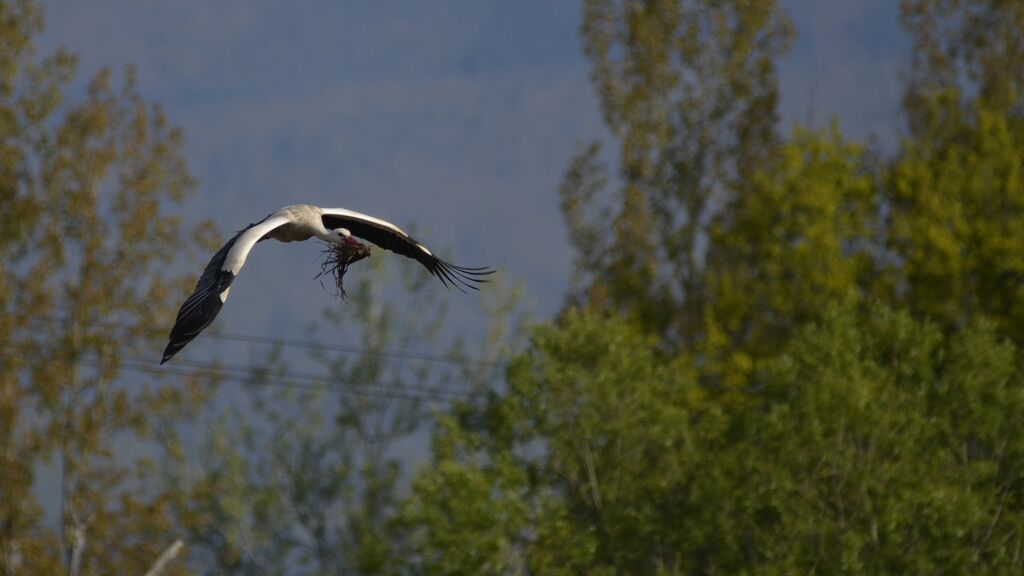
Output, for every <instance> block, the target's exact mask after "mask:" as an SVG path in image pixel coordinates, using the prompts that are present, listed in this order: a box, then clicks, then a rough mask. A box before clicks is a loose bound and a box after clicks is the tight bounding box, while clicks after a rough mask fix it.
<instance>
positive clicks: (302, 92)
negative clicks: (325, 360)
mask: <svg viewBox="0 0 1024 576" xmlns="http://www.w3.org/2000/svg"><path fill="white" fill-rule="evenodd" d="M897 4H898V3H897V2H895V1H893V0H862V1H858V2H850V1H848V0H822V1H815V0H786V1H784V2H783V5H784V7H785V9H786V10H787V11H788V12H789V13H790V15H791V17H792V18H793V20H794V22H795V23H796V26H797V28H798V39H797V41H796V42H795V44H794V46H793V50H792V51H791V53H790V54H789V56H787V57H786V58H785V59H784V60H783V61H782V63H781V70H780V78H781V82H782V95H783V99H782V115H783V121H784V124H785V125H789V124H791V123H793V122H794V121H799V122H803V123H808V122H812V121H813V122H814V123H815V124H817V125H822V124H824V123H826V122H828V121H829V119H830V118H831V117H832V116H833V115H835V116H838V118H839V119H840V121H841V124H842V126H843V129H844V131H845V132H846V133H847V134H848V135H849V136H852V137H857V138H863V137H866V136H868V135H870V134H877V135H878V136H879V138H880V139H881V141H882V142H883V143H891V142H893V141H895V138H896V135H897V127H898V125H899V114H898V105H899V95H900V78H901V74H902V73H903V71H904V70H905V66H906V64H905V63H906V60H907V53H908V42H907V39H906V38H905V36H904V35H903V34H902V32H901V31H900V28H899V26H898V22H897V11H898V8H897ZM44 5H45V6H46V8H47V14H46V16H47V30H46V32H45V33H44V35H43V38H42V39H41V45H42V48H43V49H44V50H47V49H49V48H52V47H55V46H57V45H64V46H67V47H69V48H70V49H72V50H73V51H75V52H77V53H78V54H79V55H80V57H81V66H80V69H79V70H80V74H79V81H80V82H84V80H85V78H87V77H88V76H89V75H91V74H92V73H93V72H94V71H95V70H96V69H97V68H99V67H100V66H105V65H109V66H113V67H115V68H118V67H120V66H122V65H124V64H127V63H134V64H135V65H137V67H138V71H139V78H140V83H141V90H142V93H143V95H144V96H145V97H146V98H148V99H150V100H156V101H159V102H161V103H162V104H163V105H164V107H165V109H166V111H167V114H168V116H169V117H170V119H171V121H172V122H173V123H175V124H176V125H179V126H181V127H182V128H183V129H184V131H185V135H186V147H187V155H188V158H189V161H190V166H191V169H192V171H193V172H194V173H195V175H196V176H197V177H198V179H199V182H200V186H199V191H198V194H197V196H196V197H194V198H193V199H192V200H191V201H190V203H189V205H188V207H187V211H188V214H189V215H190V216H193V217H195V218H197V219H198V218H202V217H209V218H211V219H213V220H214V222H215V223H216V224H217V225H218V226H219V228H220V230H221V231H223V232H224V233H227V232H229V231H232V230H236V229H238V228H239V227H241V226H243V225H245V224H246V223H248V222H251V221H254V220H256V219H258V218H261V217H262V216H264V215H265V214H266V213H268V212H270V211H272V210H274V209H276V208H278V207H280V206H283V205H286V204H292V203H298V202H309V203H314V204H320V205H325V206H343V207H347V208H352V209H355V210H360V211H364V212H368V213H371V214H374V215H377V216H379V217H382V218H385V219H388V220H391V221H393V222H395V223H397V224H399V225H402V226H406V225H410V224H413V223H415V229H416V230H417V231H418V234H417V236H418V237H419V238H420V239H421V240H422V241H424V242H425V243H426V244H427V245H428V246H431V247H432V248H435V249H437V251H440V252H442V253H447V254H451V255H452V260H454V261H455V262H456V263H462V264H465V265H479V264H489V265H492V266H495V267H497V268H499V269H500V270H501V271H502V273H503V274H504V277H505V279H507V280H515V281H522V282H523V284H524V287H525V291H526V295H527V298H528V299H529V300H530V301H532V302H533V306H532V308H533V310H534V313H535V314H536V316H537V317H538V318H544V317H548V316H550V315H551V314H552V313H553V312H555V311H556V310H557V309H558V307H559V306H560V304H561V301H562V297H563V295H564V293H565V290H566V288H567V286H568V282H569V277H570V272H571V253H570V251H569V248H568V244H567V238H566V233H565V228H564V226H563V224H562V220H561V217H560V214H559V212H558V204H557V202H558V201H557V187H558V185H559V182H560V178H561V175H562V172H563V170H564V169H565V166H566V164H567V162H568V159H569V158H570V156H571V155H572V153H573V152H574V150H575V149H576V148H577V146H578V145H580V144H581V143H585V142H589V141H592V140H594V139H600V138H603V137H605V133H604V131H603V128H602V125H601V122H600V117H599V113H598V108H597V102H596V99H595V96H594V94H593V93H592V90H591V88H590V83H589V79H588V73H589V70H588V66H587V62H586V61H585V59H584V58H583V56H582V54H581V50H580V43H579V38H578V25H579V17H580V2H579V1H577V0H571V1H569V0H566V1H561V0H557V1H552V0H544V1H542V0H517V1H516V2H509V1H497V0H491V1H485V0H461V1H448V2H429V3H428V2H420V1H418V0H399V1H388V2H370V1H365V0H364V1H353V2H335V1H332V2H327V1H319V2H270V1H248V0H245V1H243V0H231V1H221V2H206V1H200V0H184V1H176V2H166V1H159V0H137V1H126V0H121V1H115V0H96V1H91V2H77V1H71V0H53V1H45V2H44ZM269 244H274V243H268V244H265V245H261V247H260V252H259V254H254V257H253V258H251V259H250V262H249V263H248V264H247V266H246V269H245V271H244V272H243V278H240V279H239V282H237V283H236V286H235V287H233V289H232V293H231V301H230V302H229V305H228V306H226V307H225V309H224V312H223V313H222V314H221V316H220V317H219V318H218V321H217V324H218V325H219V327H220V328H221V329H222V330H227V331H231V332H242V333H253V334H266V333H273V334H280V335H284V336H301V333H302V327H303V326H304V325H305V324H306V323H308V322H309V321H311V320H312V319H314V318H315V317H316V315H317V314H318V313H319V311H320V310H321V309H322V307H323V306H327V305H331V300H330V297H329V295H327V294H325V293H324V292H323V290H322V289H321V287H320V286H319V285H318V284H317V283H316V282H314V281H312V280H310V281H303V280H305V279H307V278H311V277H312V275H313V273H315V272H316V271H317V261H318V258H319V256H318V252H317V249H316V247H315V246H312V245H298V246H296V245H277V246H271V245H269ZM195 264H196V265H195V270H196V273H197V274H198V272H199V271H200V270H201V269H202V267H203V265H204V264H205V262H196V263H195ZM438 288H439V289H442V288H440V286H438ZM183 297H184V295H183ZM452 298H453V301H452V308H453V309H457V310H458V311H459V312H458V314H457V318H459V322H462V323H464V324H466V329H467V330H469V331H474V330H479V328H480V327H479V326H472V324H473V322H474V320H473V318H474V317H475V316H481V315H479V314H476V311H478V310H479V307H478V306H479V299H475V298H465V297H462V295H461V294H456V293H453V294H452ZM296 302H316V303H318V305H316V306H308V305H304V306H297V305H296V304H295V303H296ZM251 310H270V311H272V312H271V313H268V314H252V313H251ZM185 352H186V353H188V352H189V349H186V351H185Z"/></svg>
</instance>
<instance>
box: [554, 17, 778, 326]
mask: <svg viewBox="0 0 1024 576" xmlns="http://www.w3.org/2000/svg"><path fill="white" fill-rule="evenodd" d="M582 35H583V45H584V50H585V52H586V54H587V56H588V57H589V58H590V60H591V62H592V63H593V81H594V85H595V88H596V90H597V93H598V95H599V96H600V99H601V105H602V111H603V113H604V119H605V123H606V124H607V126H608V127H609V129H610V130H611V132H612V134H613V135H614V137H615V139H616V140H617V141H618V143H619V150H618V153H617V158H618V163H617V170H618V179H619V182H618V183H617V184H616V186H615V189H614V190H612V191H609V190H608V186H607V185H606V181H607V176H606V174H607V172H608V169H607V167H606V165H605V163H604V162H603V161H602V160H601V155H600V152H599V147H597V146H596V145H595V146H591V147H589V148H588V149H587V150H585V151H584V152H582V153H581V154H580V155H579V156H577V158H576V159H575V160H574V161H573V164H572V165H571V167H570V169H569V171H568V173H567V177H566V179H565V182H564V183H563V186H562V188H561V199H562V211H563V214H564V216H565V219H566V222H567V224H568V227H569V230H570V238H571V240H572V243H573V246H574V248H575V249H576V252H577V261H576V268H577V273H578V283H579V284H580V286H578V287H577V293H576V295H575V298H576V299H577V300H578V301H581V302H585V303H588V304H589V305H591V306H594V307H596V308H598V309H620V308H621V309H628V310H630V313H632V314H634V315H636V316H637V317H638V318H640V319H641V320H642V321H643V323H644V324H645V325H648V326H650V327H651V329H652V330H654V331H656V332H658V333H659V334H662V335H663V336H666V337H667V338H668V339H669V340H671V341H673V342H693V341H696V340H698V339H699V337H700V332H701V329H702V328H703V326H702V325H701V321H700V319H701V310H702V306H703V299H704V296H705V295H704V292H703V284H702V280H703V257H704V249H703V246H702V242H703V239H704V238H705V237H706V234H707V225H708V222H709V220H710V218H711V217H712V216H713V215H714V214H715V213H716V205H720V204H721V202H722V200H723V199H726V198H729V197H730V196H732V195H742V194H744V193H745V181H746V178H747V175H748V174H750V173H751V172H752V171H754V170H756V169H758V168H761V167H762V166H763V164H764V162H765V161H766V160H767V159H768V158H770V157H771V155H772V154H773V151H774V148H775V146H776V144H777V143H778V136H777V134H776V123H777V110H776V109H777V103H778V86H777V79H776V70H775V60H776V59H777V58H778V57H779V56H780V55H781V54H782V53H783V52H784V51H785V50H786V48H787V46H788V44H789V41H790V38H791V36H792V32H791V26H790V24H789V21H788V20H787V19H786V17H785V16H784V15H783V14H782V12H781V10H780V8H779V7H778V4H777V2H776V1H775V0H753V1H747V0H744V1H731V0H730V1H727V2H710V1H704V0H694V1H682V2H680V1H678V0H663V1H654V2H644V1H639V0H624V1H621V2H614V1H611V0H589V1H588V2H586V3H585V5H584V14H583V26H582Z"/></svg>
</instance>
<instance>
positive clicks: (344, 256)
mask: <svg viewBox="0 0 1024 576" xmlns="http://www.w3.org/2000/svg"><path fill="white" fill-rule="evenodd" d="M323 253H324V254H325V255H326V257H325V258H324V261H323V263H322V264H320V273H319V274H317V275H316V277H317V278H322V277H323V276H326V275H328V274H330V275H331V276H333V277H334V284H335V286H336V287H337V292H336V294H335V295H336V296H337V297H338V299H339V300H341V301H344V300H345V284H344V282H343V279H344V277H345V272H346V271H348V267H349V266H350V265H352V264H354V263H356V262H358V261H360V260H362V259H363V258H369V257H370V247H369V246H367V245H366V244H334V243H331V244H328V245H327V246H326V247H325V248H324V250H323ZM320 285H321V286H323V280H322V279H321V280H320ZM325 288H326V287H325Z"/></svg>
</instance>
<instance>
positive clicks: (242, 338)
mask: <svg viewBox="0 0 1024 576" xmlns="http://www.w3.org/2000/svg"><path fill="white" fill-rule="evenodd" d="M0 316H5V317H8V318H19V319H22V320H29V321H36V322H52V323H58V324H82V325H85V326H90V327H94V328H108V329H114V330H125V331H128V332H144V333H150V334H161V335H163V334H164V332H165V331H163V330H159V329H156V328H144V327H139V326H131V325H129V324H123V323H118V322H106V321H92V322H78V321H76V320H73V319H71V318H65V317H60V316H48V315H33V314H16V313H12V312H0ZM203 336H204V337H205V338H213V339H214V340H224V341H234V342H247V343H251V344H263V345H270V346H282V347H284V348H301V349H305V350H319V351H323V352H340V353H344V354H360V355H365V356H378V357H384V358H397V359H402V360H421V361H425V362H439V363H446V364H457V365H462V366H478V367H484V368H495V367H501V366H503V365H504V362H492V361H487V360H473V359H468V358H458V357H455V356H445V355H441V354H430V353H426V352H415V351H409V350H372V349H369V348H365V347H362V346H348V345H344V344H325V343H322V342H316V341H313V340H301V339H297V338H272V337H269V336H255V335H250V334H239V333H231V332H207V333H205V334H204V335H203Z"/></svg>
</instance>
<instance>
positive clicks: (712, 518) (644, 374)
mask: <svg viewBox="0 0 1024 576" xmlns="http://www.w3.org/2000/svg"><path fill="white" fill-rule="evenodd" d="M864 312H865V311H863V310H860V309H858V306H857V305H855V304H850V305H844V306H839V307H833V309H832V310H831V311H830V312H827V313H826V314H824V315H823V316H822V318H821V319H819V321H817V322H814V323H811V324H808V325H807V326H805V327H803V328H802V329H800V330H798V331H797V333H796V334H795V335H794V338H793V339H792V340H791V341H790V343H789V344H788V345H787V346H786V347H785V348H784V349H783V350H782V351H781V352H780V353H779V354H777V355H776V356H775V357H774V358H773V359H771V360H769V361H767V362H764V363H763V364H762V365H761V366H760V367H759V371H758V375H757V376H758V380H759V381H760V382H761V387H760V388H759V389H758V390H757V391H753V392H752V391H747V392H746V396H747V401H745V402H735V401H733V399H732V396H733V395H734V394H736V392H728V391H727V392H722V391H716V390H707V389H704V388H703V387H701V386H700V385H698V384H697V381H698V378H697V372H698V369H695V368H694V367H693V366H692V365H691V364H689V363H688V362H686V361H685V360H683V359H673V358H671V357H668V356H664V355H662V354H660V353H658V352H656V351H654V349H653V347H652V346H651V343H652V340H651V337H650V336H646V335H644V333H643V330H642V329H640V328H638V327H636V326H631V325H630V323H629V322H627V321H624V320H623V319H621V318H603V317H601V316H599V315H597V314H589V315H581V314H576V313H570V314H567V315H566V317H565V318H563V321H562V323H561V324H560V325H559V326H544V327H541V328H539V329H537V330H536V331H535V332H534V336H533V339H532V341H531V345H530V348H529V350H528V351H527V352H526V353H525V354H523V355H521V356H520V357H518V358H517V359H516V360H514V361H513V362H512V364H511V365H510V367H509V370H508V379H509V380H508V391H507V394H505V395H503V396H495V397H494V398H493V400H492V402H491V403H489V404H488V405H486V406H485V407H484V408H482V409H481V411H480V412H477V413H469V414H462V415H461V417H453V418H449V419H446V420H445V421H444V425H443V426H442V428H441V433H440V434H439V435H437V436H436V437H435V441H434V451H433V459H432V462H431V465H430V466H428V467H425V468H424V469H423V470H421V472H420V473H419V474H418V475H417V477H416V478H415V479H414V481H413V490H412V494H411V496H410V498H409V500H408V502H406V504H405V506H404V508H403V509H404V513H403V518H404V520H405V522H406V523H407V525H408V526H409V530H410V542H411V546H412V551H411V552H410V554H409V556H410V557H411V558H413V559H414V564H413V566H412V571H413V572H414V573H423V574H450V573H466V572H473V573H491V574H496V573H510V572H511V573H517V572H527V573H545V574H547V573H553V574H559V573H591V574H650V573H663V574H695V573H709V574H718V573H724V574H733V573H754V572H759V573H810V572H826V573H835V572H845V573H852V574H877V573H928V572H936V571H944V572H947V573H955V574H974V573H1014V572H1016V571H1018V570H1019V569H1020V567H1021V564H1022V563H1024V556H1022V554H1021V545H1020V542H1021V541H1022V538H1024V533H1022V532H1021V530H1020V526H1021V520H1022V519H1024V500H1022V499H1021V496H1022V495H1024V491H1022V490H1024V486H1022V485H1021V483H1020V482H1019V478H1018V477H1017V476H1018V474H1017V472H1016V471H1018V470H1019V469H1020V466H1021V465H1022V464H1024V461H1021V458H1022V457H1024V441H1021V440H1020V439H1019V438H1017V436H1016V435H1015V434H1014V427H1015V424H1014V423H1015V422H1018V421H1019V419H1020V418H1021V417H1022V416H1024V379H1022V378H1021V374H1024V372H1022V371H1021V370H1020V361H1019V358H1020V354H1019V349H1017V348H1016V347H1015V346H1014V345H1013V344H1011V343H1008V342H1005V341H1000V340H999V338H998V337H997V336H996V335H995V332H994V330H993V327H992V326H991V325H990V324H985V323H982V324H980V325H978V326H973V327H971V328H969V329H968V330H966V331H964V332H962V333H960V334H957V335H951V336H946V335H944V334H943V332H942V330H940V329H939V327H938V326H936V325H934V324H929V323H924V322H918V321H915V320H913V319H912V318H911V317H910V315H908V314H906V313H897V312H893V311H891V310H889V309H887V308H885V307H884V306H879V305H873V306H870V307H869V308H868V310H867V311H866V312H867V314H865V313H864ZM865 319H867V320H865Z"/></svg>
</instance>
